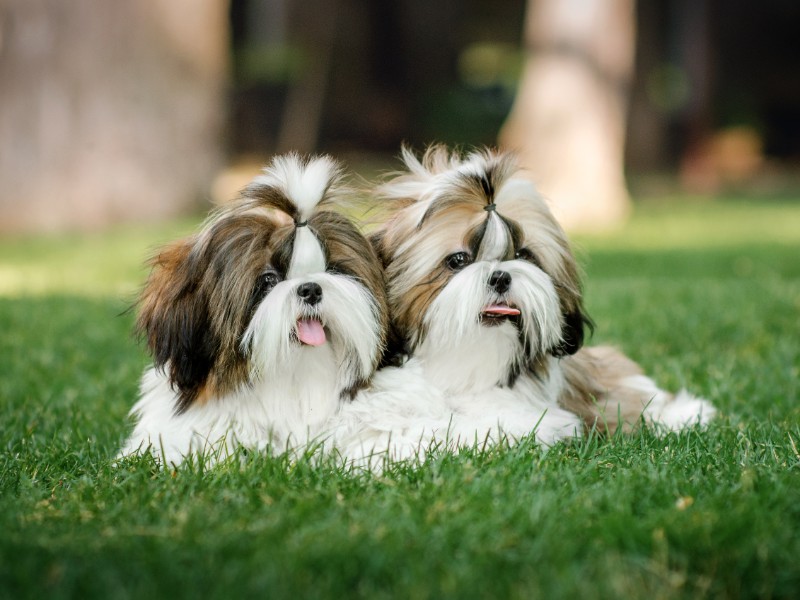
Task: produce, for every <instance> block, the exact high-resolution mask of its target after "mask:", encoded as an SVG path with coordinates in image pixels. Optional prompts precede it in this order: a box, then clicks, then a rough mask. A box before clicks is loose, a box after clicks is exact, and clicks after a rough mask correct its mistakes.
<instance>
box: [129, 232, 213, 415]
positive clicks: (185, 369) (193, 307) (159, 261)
mask: <svg viewBox="0 0 800 600" xmlns="http://www.w3.org/2000/svg"><path fill="white" fill-rule="evenodd" d="M194 245H195V244H194V239H193V238H189V239H187V240H182V241H179V242H176V243H174V244H172V245H170V246H167V247H166V248H165V249H164V250H162V251H161V252H160V253H159V254H158V256H157V257H156V258H155V259H154V260H153V261H152V271H151V273H150V277H149V278H148V280H147V283H146V284H145V288H144V291H143V292H142V296H141V299H140V301H139V304H140V311H139V317H138V320H137V323H136V329H137V332H138V333H139V335H141V336H142V337H144V338H145V339H146V341H147V345H148V347H149V349H150V352H151V353H152V355H153V362H154V364H155V366H156V367H157V368H160V369H165V370H166V371H167V373H168V375H169V379H170V382H171V384H172V386H173V388H175V390H176V391H177V392H178V399H177V406H176V407H175V409H176V412H177V413H181V412H183V411H184V410H186V408H188V406H189V405H190V404H191V403H192V402H193V401H194V400H195V399H196V398H197V396H198V395H199V394H200V392H201V391H202V390H203V388H204V386H205V385H206V383H207V381H208V377H209V373H210V372H211V369H212V368H213V366H214V363H215V362H216V359H217V354H218V350H219V340H217V339H215V336H214V333H213V330H212V327H211V320H210V317H209V314H208V302H207V299H206V298H205V297H204V293H203V291H202V290H201V287H200V282H201V278H202V275H203V269H204V265H203V260H202V259H201V258H199V257H197V256H194V253H193V252H192V250H193V247H194Z"/></svg>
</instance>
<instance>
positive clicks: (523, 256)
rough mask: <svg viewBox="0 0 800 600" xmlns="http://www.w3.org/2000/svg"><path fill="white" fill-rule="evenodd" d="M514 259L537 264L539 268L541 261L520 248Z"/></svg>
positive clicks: (525, 249)
mask: <svg viewBox="0 0 800 600" xmlns="http://www.w3.org/2000/svg"><path fill="white" fill-rule="evenodd" d="M514 258H516V259H517V260H527V261H528V262H530V263H533V264H535V265H536V266H537V267H538V266H539V259H537V258H536V255H535V254H534V253H533V252H531V251H530V250H528V249H527V248H520V249H519V250H517V253H516V254H515V255H514Z"/></svg>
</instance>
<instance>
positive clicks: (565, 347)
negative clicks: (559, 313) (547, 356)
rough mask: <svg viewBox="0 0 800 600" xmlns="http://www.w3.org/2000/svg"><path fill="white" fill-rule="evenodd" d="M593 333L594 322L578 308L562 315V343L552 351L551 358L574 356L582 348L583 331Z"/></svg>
mask: <svg viewBox="0 0 800 600" xmlns="http://www.w3.org/2000/svg"><path fill="white" fill-rule="evenodd" d="M586 328H588V329H589V331H590V332H593V331H594V322H593V321H592V320H591V319H590V318H589V317H588V316H587V315H585V314H584V313H583V311H582V310H581V309H580V308H578V309H576V310H575V311H573V312H570V313H565V314H564V325H563V329H562V341H561V343H560V344H559V345H558V346H557V347H556V348H554V349H553V351H552V352H553V356H555V357H558V358H560V357H563V356H570V355H572V354H575V353H576V352H577V351H578V350H580V349H581V347H582V346H583V341H584V337H585V329H586Z"/></svg>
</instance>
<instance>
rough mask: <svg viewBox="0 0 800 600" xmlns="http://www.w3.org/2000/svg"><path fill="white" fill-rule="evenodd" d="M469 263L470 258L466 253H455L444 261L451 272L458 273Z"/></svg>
mask: <svg viewBox="0 0 800 600" xmlns="http://www.w3.org/2000/svg"><path fill="white" fill-rule="evenodd" d="M470 262H471V259H470V256H469V254H467V253H466V252H455V253H453V254H451V255H450V256H448V257H447V258H445V259H444V263H445V264H446V265H447V268H448V269H450V270H451V271H460V270H461V269H463V268H464V267H466V266H467V265H468V264H469V263H470Z"/></svg>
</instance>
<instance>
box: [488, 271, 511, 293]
mask: <svg viewBox="0 0 800 600" xmlns="http://www.w3.org/2000/svg"><path fill="white" fill-rule="evenodd" d="M489 287H490V288H492V289H493V290H494V291H495V292H497V293H498V294H505V293H506V292H507V291H508V288H510V287H511V275H510V274H509V273H508V272H506V271H495V272H494V273H492V276H491V277H489Z"/></svg>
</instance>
